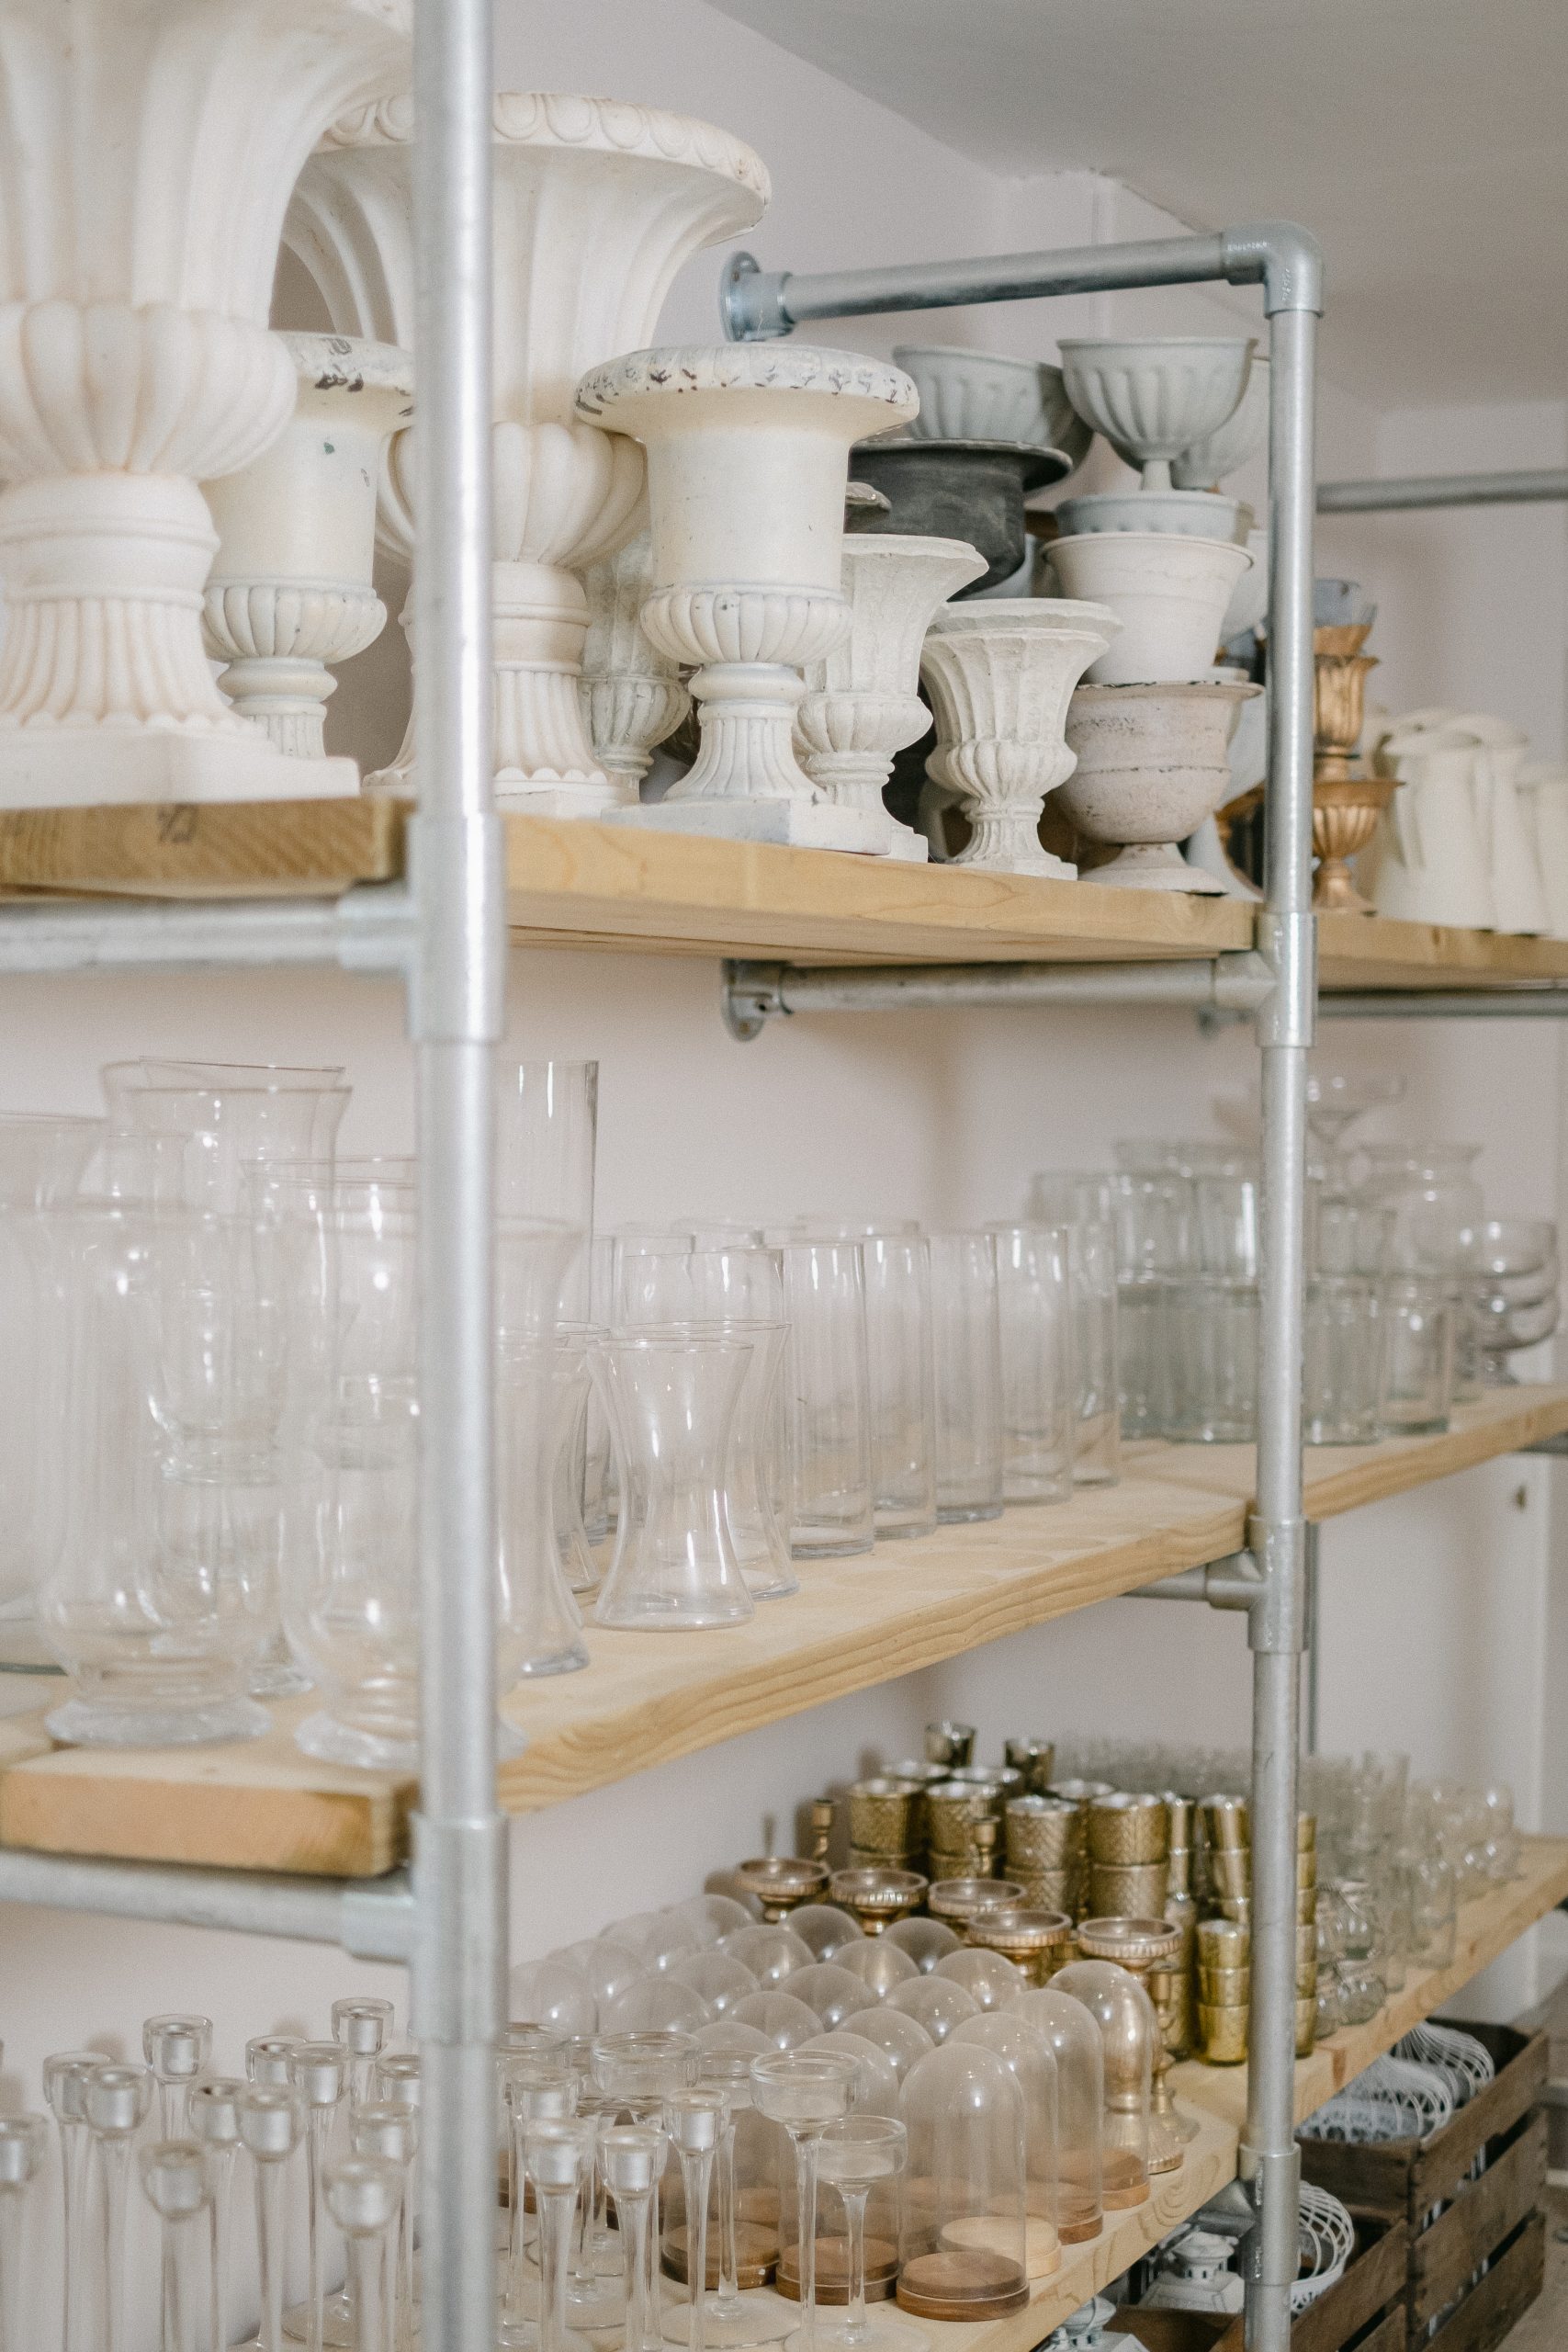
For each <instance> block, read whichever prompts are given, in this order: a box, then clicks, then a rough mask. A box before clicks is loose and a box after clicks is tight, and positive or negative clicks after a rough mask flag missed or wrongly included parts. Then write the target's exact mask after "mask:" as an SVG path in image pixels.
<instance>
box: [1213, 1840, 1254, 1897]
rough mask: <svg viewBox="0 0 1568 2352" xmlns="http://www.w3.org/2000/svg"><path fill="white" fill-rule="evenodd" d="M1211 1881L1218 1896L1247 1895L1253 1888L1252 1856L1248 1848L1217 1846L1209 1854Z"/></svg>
mask: <svg viewBox="0 0 1568 2352" xmlns="http://www.w3.org/2000/svg"><path fill="white" fill-rule="evenodd" d="M1209 1879H1210V1883H1211V1884H1212V1885H1213V1890H1214V1892H1215V1894H1248V1893H1249V1892H1250V1891H1251V1887H1252V1856H1251V1854H1250V1852H1248V1851H1247V1849H1246V1848H1235V1847H1228V1846H1216V1847H1213V1848H1212V1849H1211V1850H1210V1854H1209Z"/></svg>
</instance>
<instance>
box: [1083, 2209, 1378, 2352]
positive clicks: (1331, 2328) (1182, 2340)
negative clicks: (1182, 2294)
mask: <svg viewBox="0 0 1568 2352" xmlns="http://www.w3.org/2000/svg"><path fill="white" fill-rule="evenodd" d="M1408 2253H1409V2234H1408V2233H1407V2231H1406V2230H1405V2227H1404V2222H1391V2221H1389V2220H1388V2219H1386V2217H1385V2216H1383V2215H1382V2214H1381V2213H1367V2214H1358V2215H1357V2217H1356V2251H1355V2253H1354V2254H1353V2255H1352V2256H1351V2257H1350V2260H1349V2261H1348V2263H1347V2265H1346V2266H1345V2276H1344V2277H1343V2278H1337V2279H1336V2280H1335V2282H1334V2284H1333V2286H1332V2287H1330V2288H1328V2289H1326V2290H1325V2292H1324V2293H1323V2294H1321V2295H1320V2296H1319V2297H1318V2299H1317V2301H1316V2302H1315V2303H1312V2304H1309V2305H1308V2307H1307V2309H1306V2310H1305V2311H1304V2312H1302V2313H1301V2315H1300V2317H1299V2318H1298V2319H1297V2320H1296V2321H1295V2322H1294V2324H1293V2325H1292V2329H1291V2352H1345V2347H1346V2346H1348V2345H1354V2346H1356V2352H1404V2331H1405V2315H1404V2286H1405V2269H1406V2260H1407V2256H1408ZM1111 2326H1112V2330H1113V2331H1116V2332H1120V2333H1121V2334H1122V2335H1131V2336H1133V2337H1134V2340H1135V2341H1136V2342H1138V2343H1139V2344H1141V2345H1142V2346H1144V2352H1242V2347H1243V2344H1244V2341H1245V2334H1246V2323H1245V2321H1244V2320H1243V2319H1242V2318H1241V2317H1240V2316H1239V2314H1238V2315H1237V2317H1235V2319H1224V2318H1213V2317H1211V2316H1210V2315H1209V2314H1208V2313H1207V2312H1168V2311H1160V2310H1158V2309H1156V2310H1153V2311H1119V2312H1117V2314H1116V2317H1115V2319H1114V2320H1113V2321H1112V2323H1111Z"/></svg>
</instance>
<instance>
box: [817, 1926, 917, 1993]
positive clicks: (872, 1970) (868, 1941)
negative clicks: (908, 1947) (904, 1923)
mask: <svg viewBox="0 0 1568 2352" xmlns="http://www.w3.org/2000/svg"><path fill="white" fill-rule="evenodd" d="M836 1964H837V1965H838V1966H839V1967H840V1968H843V1969H847V1970H848V1972H849V1973H850V1974H851V1975H852V1976H858V1977H859V1978H860V1981H861V1984H862V1985H863V1987H864V1993H863V1998H864V1999H866V2000H871V2001H885V2000H886V1998H887V1996H888V1994H889V1993H892V1992H896V1991H897V1988H898V1986H899V1985H908V1983H909V1982H910V1981H911V1979H912V1978H914V1977H916V1976H918V1975H919V1973H920V1972H919V1969H918V1968H917V1967H916V1966H915V1963H914V1962H913V1961H912V1960H911V1959H910V1958H909V1955H908V1952H907V1951H899V1949H898V1947H897V1944H890V1943H889V1942H888V1940H887V1939H886V1936H863V1938H862V1939H861V1940H860V1942H859V1943H858V1944H851V1945H849V1946H847V1947H846V1948H845V1950H844V1951H840V1953H839V1955H838V1960H837V1963H836Z"/></svg>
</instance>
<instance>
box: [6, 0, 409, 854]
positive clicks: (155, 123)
mask: <svg viewBox="0 0 1568 2352" xmlns="http://www.w3.org/2000/svg"><path fill="white" fill-rule="evenodd" d="M409 54H410V52H409V39H408V0H0V74H3V75H4V79H5V85H6V126H7V128H6V141H5V144H4V150H3V152H0V254H3V256H4V258H3V260H0V480H3V481H4V482H5V484H6V487H5V489H4V490H3V491H0V579H3V582H4V587H5V596H6V629H5V640H4V648H3V650H0V806H6V807H10V808H29V807H40V806H41V807H49V806H59V805H63V804H70V803H84V802H93V801H109V800H117V801H134V800H183V801H202V800H231V799H257V798H264V797H267V796H268V795H271V796H275V797H291V796H295V795H298V794H299V792H300V791H301V789H303V788H306V787H305V786H304V783H303V778H302V771H301V767H300V763H299V762H298V761H292V760H288V759H287V758H286V757H285V756H284V754H283V753H282V752H279V751H278V750H277V748H276V745H275V744H274V743H273V742H272V741H269V739H268V737H267V735H266V734H265V731H264V730H263V729H260V728H257V727H254V726H253V725H251V724H250V722H249V721H248V720H246V719H245V718H242V717H240V716H239V715H238V713H236V712H235V711H234V710H232V709H231V707H230V706H229V704H228V703H227V702H225V700H224V699H223V696H222V695H220V693H219V691H218V689H217V687H216V685H215V684H213V680H212V673H211V671H210V669H209V666H208V661H207V655H206V651H205V650H204V648H203V644H202V634H201V620H202V590H203V586H204V583H205V582H206V579H207V574H208V570H209V565H210V562H211V560H212V555H213V551H214V548H215V547H216V545H217V540H216V537H215V534H214V532H213V528H212V521H211V517H210V515H209V512H208V508H207V504H206V502H205V500H204V499H203V497H202V494H201V492H200V490H199V488H198V487H197V485H198V483H201V482H203V481H214V480H216V479H218V478H219V477H220V476H223V475H227V474H231V473H235V472H238V471H239V470H240V469H241V468H243V467H245V466H248V465H249V464H250V463H251V461H252V460H253V458H257V457H259V456H260V455H261V453H262V451H263V450H264V449H265V448H266V447H267V445H268V444H269V442H271V441H273V440H274V439H275V438H276V435H278V434H279V433H280V432H282V430H283V428H284V426H285V425H286V424H287V423H288V418H289V415H290V414H291V413H292V411H293V408H294V400H295V373H294V366H293V362H292V361H291V359H290V357H289V356H288V351H287V350H286V349H285V347H284V345H282V344H281V343H280V342H279V341H278V340H277V339H276V337H275V336H274V335H272V334H269V332H268V330H267V311H268V305H269V303H270V300H271V295H272V280H273V270H274V266H275V264H276V258H277V245H278V237H279V232H280V231H281V228H282V225H283V214H284V208H285V206H286V205H287V203H288V192H289V189H290V188H291V187H292V186H293V184H294V181H295V179H296V177H297V176H298V174H299V168H300V165H301V164H303V163H304V161H305V158H306V156H307V155H308V154H309V153H310V148H311V146H312V145H313V143H314V142H315V141H316V140H317V139H318V138H319V137H320V136H321V131H322V130H324V129H325V127H326V125H327V124H328V123H329V122H330V121H331V120H332V119H333V116H334V115H335V114H337V113H338V112H340V111H341V109H342V108H343V107H347V106H352V105H354V104H355V103H362V102H364V101H365V100H367V99H369V98H373V97H375V96H378V94H379V93H381V92H384V91H388V90H390V89H394V88H396V87H397V86H398V85H400V83H402V82H403V81H405V80H406V78H407V74H408V70H409ZM339 782H340V786H341V778H340V780H339Z"/></svg>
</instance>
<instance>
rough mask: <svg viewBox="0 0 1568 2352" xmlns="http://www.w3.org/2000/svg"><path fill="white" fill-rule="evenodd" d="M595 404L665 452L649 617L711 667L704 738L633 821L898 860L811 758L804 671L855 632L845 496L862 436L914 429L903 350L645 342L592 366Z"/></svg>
mask: <svg viewBox="0 0 1568 2352" xmlns="http://www.w3.org/2000/svg"><path fill="white" fill-rule="evenodd" d="M577 404H578V410H579V413H580V414H581V415H582V416H583V417H584V418H585V419H587V420H589V421H590V422H592V423H594V424H603V425H604V426H605V427H606V428H607V429H608V430H609V431H610V432H612V433H615V434H621V435H633V436H636V438H637V440H639V441H641V442H642V444H643V445H644V446H645V447H646V449H647V452H648V483H649V519H650V526H651V531H652V546H653V587H652V591H651V594H649V599H648V601H647V603H646V604H645V605H644V606H643V609H642V625H643V628H645V629H646V630H647V632H648V634H649V638H651V639H652V640H653V643H654V644H655V645H657V646H659V647H660V648H661V649H662V650H663V651H664V652H665V653H667V654H668V655H669V656H670V657H671V659H672V660H677V661H682V662H692V663H695V664H696V665H697V673H696V675H695V676H694V679H693V680H692V694H693V695H694V699H695V700H696V702H697V704H698V705H699V707H700V710H701V724H702V748H701V751H700V752H699V753H698V757H697V760H696V763H695V764H694V767H693V768H692V769H691V771H690V773H689V774H688V775H684V776H682V777H681V778H679V780H678V781H677V782H676V783H675V784H673V785H671V787H670V790H669V792H668V793H667V794H666V795H665V797H664V798H663V799H662V800H661V801H660V802H658V803H657V804H655V805H652V806H648V807H644V808H640V809H626V810H624V811H622V812H620V814H621V820H622V821H624V822H626V823H642V824H649V825H658V826H665V827H669V828H671V829H673V830H674V831H685V832H713V833H724V834H727V835H728V836H729V837H730V838H731V839H734V840H739V841H765V842H785V843H793V844H796V845H800V846H809V847H814V848H820V849H845V850H857V851H862V852H864V853H867V854H872V855H878V856H885V855H886V854H887V850H888V834H887V826H886V814H885V812H884V811H883V810H881V809H877V810H875V811H873V810H870V809H863V808H856V807H848V806H843V805H840V803H838V802H837V801H834V800H832V799H830V798H829V796H828V794H827V793H825V792H824V791H823V789H822V787H821V786H820V785H818V784H816V783H814V782H813V781H812V779H811V778H810V777H809V776H808V775H807V774H806V772H805V770H804V769H803V768H802V767H801V765H800V763H799V760H798V759H797V758H796V756H795V746H794V741H793V731H794V722H795V713H796V710H797V708H798V707H799V705H800V701H801V698H802V696H803V695H804V693H805V684H804V682H803V680H802V677H801V674H800V673H801V672H802V671H803V670H805V669H807V668H809V666H810V665H811V664H812V663H813V662H818V661H820V660H822V659H823V658H824V657H825V656H826V655H827V654H829V652H830V651H831V650H832V649H833V648H834V647H835V646H836V645H837V644H838V643H839V641H840V639H841V638H843V637H844V636H845V635H846V634H847V633H848V630H849V626H850V605H849V600H848V598H847V597H846V596H845V594H844V593H843V586H842V550H843V545H844V528H843V524H844V491H845V484H846V481H847V478H848V472H849V452H850V446H851V444H852V442H854V441H858V440H863V439H864V438H865V437H866V436H867V435H869V434H873V433H877V432H881V431H884V430H886V428H888V427H890V426H892V425H896V424H905V423H907V422H908V419H909V418H910V417H912V416H913V415H914V413H915V412H916V410H917V408H918V406H919V396H918V395H917V393H916V391H915V388H914V385H913V384H912V383H911V382H910V380H909V379H908V376H906V375H905V374H904V372H903V370H902V369H901V368H893V367H890V366H889V365H888V364H887V362H886V360H880V359H867V358H864V357H863V356H861V355H860V354H859V353H856V352H849V351H820V350H816V349H814V348H812V347H811V346H809V345H796V344H787V343H777V344H761V345H757V344H719V345H687V346H684V347H676V348H672V349H666V350H658V351H634V352H629V353H627V354H626V356H624V357H622V358H619V359H613V360H610V361H609V362H608V363H607V364H606V365H605V366H604V367H602V368H592V369H591V370H590V371H589V373H588V374H587V375H586V376H585V377H584V378H583V379H582V382H581V385H580V386H579V387H578V395H577Z"/></svg>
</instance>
